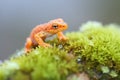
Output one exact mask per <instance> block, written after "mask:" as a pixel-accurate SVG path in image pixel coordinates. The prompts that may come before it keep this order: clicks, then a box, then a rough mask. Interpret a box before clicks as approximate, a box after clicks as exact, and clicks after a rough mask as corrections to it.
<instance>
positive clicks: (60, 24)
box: [47, 18, 68, 34]
mask: <svg viewBox="0 0 120 80" xmlns="http://www.w3.org/2000/svg"><path fill="white" fill-rule="evenodd" d="M48 24H49V26H48V28H47V32H49V33H52V34H56V33H58V32H60V31H64V30H66V29H67V28H68V25H67V23H65V22H64V21H63V19H61V18H58V19H54V20H51V21H49V22H48Z"/></svg>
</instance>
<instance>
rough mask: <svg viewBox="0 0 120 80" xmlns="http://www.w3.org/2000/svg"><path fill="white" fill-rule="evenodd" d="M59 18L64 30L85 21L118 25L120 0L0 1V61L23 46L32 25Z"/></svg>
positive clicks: (75, 26) (75, 27) (75, 28)
mask: <svg viewBox="0 0 120 80" xmlns="http://www.w3.org/2000/svg"><path fill="white" fill-rule="evenodd" d="M59 17H60V18H63V19H64V20H65V21H66V22H67V23H68V25H69V29H68V30H67V31H76V30H78V28H79V26H80V25H81V24H82V23H85V22H87V21H99V22H102V23H103V24H109V23H117V24H120V0H0V60H4V59H7V58H8V56H10V55H11V54H13V53H14V52H15V51H16V50H19V49H21V48H23V46H24V43H25V41H26V37H28V36H29V33H30V31H31V30H32V28H33V27H34V26H36V25H38V24H41V23H44V22H48V21H49V20H51V19H55V18H59Z"/></svg>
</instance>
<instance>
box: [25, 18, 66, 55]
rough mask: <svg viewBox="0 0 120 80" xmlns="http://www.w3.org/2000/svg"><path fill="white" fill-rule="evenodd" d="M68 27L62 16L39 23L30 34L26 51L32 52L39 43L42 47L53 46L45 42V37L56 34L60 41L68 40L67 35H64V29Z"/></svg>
mask: <svg viewBox="0 0 120 80" xmlns="http://www.w3.org/2000/svg"><path fill="white" fill-rule="evenodd" d="M67 28H68V25H67V23H66V22H64V20H63V19H61V18H58V19H54V20H50V21H49V22H47V23H44V24H40V25H37V26H36V27H35V28H33V29H32V31H31V33H30V36H29V37H28V38H27V39H26V43H25V52H26V53H27V52H30V51H31V49H32V48H33V47H36V46H38V45H39V46H41V47H52V46H51V45H50V44H48V43H45V39H46V38H48V37H50V36H52V35H55V34H56V35H57V36H58V39H59V40H60V41H66V40H67V37H66V36H64V34H63V32H62V31H64V30H66V29H67Z"/></svg>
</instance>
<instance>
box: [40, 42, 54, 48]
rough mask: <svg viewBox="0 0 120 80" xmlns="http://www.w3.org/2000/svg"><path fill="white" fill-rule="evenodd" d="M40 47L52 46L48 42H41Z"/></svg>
mask: <svg viewBox="0 0 120 80" xmlns="http://www.w3.org/2000/svg"><path fill="white" fill-rule="evenodd" d="M40 46H42V47H52V46H51V45H50V44H47V43H43V44H42V45H40Z"/></svg>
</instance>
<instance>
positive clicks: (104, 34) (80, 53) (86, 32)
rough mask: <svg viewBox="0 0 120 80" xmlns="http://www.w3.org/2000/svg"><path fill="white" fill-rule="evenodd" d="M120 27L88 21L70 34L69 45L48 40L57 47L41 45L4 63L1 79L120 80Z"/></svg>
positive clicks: (0, 67) (68, 34)
mask: <svg viewBox="0 0 120 80" xmlns="http://www.w3.org/2000/svg"><path fill="white" fill-rule="evenodd" d="M119 27H120V26H119V25H114V24H109V25H102V24H101V23H98V22H88V23H85V24H83V25H82V26H81V27H80V30H79V31H76V32H75V31H74V32H68V33H66V36H67V37H68V38H69V40H68V41H66V42H59V41H58V40H57V39H54V40H50V41H48V43H50V44H51V45H52V46H53V48H42V47H40V46H38V47H37V48H35V49H33V50H32V51H31V52H30V53H29V54H27V55H26V54H24V52H22V50H21V52H22V53H23V54H22V55H18V56H17V57H16V56H15V57H14V56H13V57H11V58H10V60H8V61H5V62H3V63H2V64H0V80H66V79H68V77H71V76H70V75H77V74H80V73H85V75H87V76H88V77H89V79H93V80H94V79H95V80H108V79H114V80H120V29H119ZM18 53H19V52H18ZM16 55H17V53H16ZM71 79H72V78H71ZM73 79H75V78H73ZM76 79H78V78H76Z"/></svg>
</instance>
